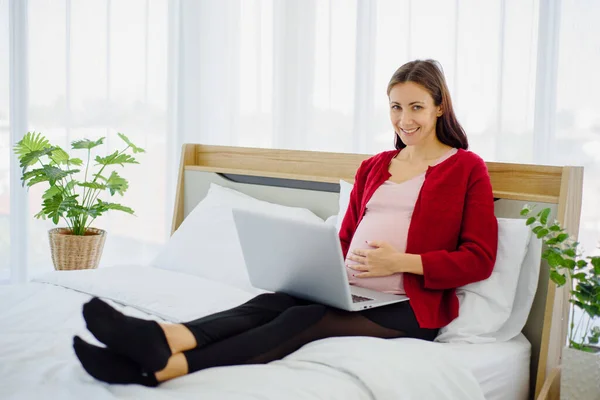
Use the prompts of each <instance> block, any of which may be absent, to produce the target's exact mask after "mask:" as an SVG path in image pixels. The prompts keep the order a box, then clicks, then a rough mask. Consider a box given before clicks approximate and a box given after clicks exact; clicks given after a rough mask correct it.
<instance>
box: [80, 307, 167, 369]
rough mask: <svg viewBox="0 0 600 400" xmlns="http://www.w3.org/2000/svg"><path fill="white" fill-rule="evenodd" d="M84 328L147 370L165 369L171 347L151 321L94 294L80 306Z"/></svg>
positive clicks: (156, 324)
mask: <svg viewBox="0 0 600 400" xmlns="http://www.w3.org/2000/svg"><path fill="white" fill-rule="evenodd" d="M83 317H84V319H85V322H86V324H87V328H88V330H89V331H90V332H92V333H93V334H94V336H95V337H96V339H98V340H99V341H101V342H102V343H104V344H105V345H106V346H107V347H108V348H110V349H111V350H113V351H115V352H117V353H119V354H122V355H124V356H126V357H128V358H129V359H131V360H132V361H134V362H135V363H137V364H139V365H140V366H141V367H142V368H143V369H144V370H146V371H150V372H156V371H160V370H161V369H163V368H165V366H166V365H167V361H169V357H171V348H170V347H169V343H168V342H167V338H166V337H165V333H164V331H163V330H162V328H161V327H160V326H159V325H158V323H157V322H155V321H149V320H145V319H140V318H135V317H129V316H127V315H124V314H122V313H120V312H119V311H117V310H115V309H114V308H112V307H111V306H109V305H108V304H106V303H105V302H103V301H102V300H100V299H99V298H97V297H94V298H93V299H92V300H90V301H89V302H88V303H86V304H84V305H83Z"/></svg>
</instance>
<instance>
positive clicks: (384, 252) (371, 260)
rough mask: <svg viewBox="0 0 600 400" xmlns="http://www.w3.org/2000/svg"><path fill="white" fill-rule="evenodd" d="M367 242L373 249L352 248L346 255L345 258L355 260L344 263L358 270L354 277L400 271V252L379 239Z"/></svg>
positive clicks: (368, 276)
mask: <svg viewBox="0 0 600 400" xmlns="http://www.w3.org/2000/svg"><path fill="white" fill-rule="evenodd" d="M367 244H368V245H369V246H371V247H374V249H354V250H353V251H352V253H351V254H348V256H347V257H346V259H347V260H351V261H354V262H356V264H351V263H346V266H347V267H348V268H351V269H353V270H355V271H358V272H359V273H358V274H356V275H354V276H355V277H357V278H372V277H377V276H388V275H392V274H395V273H397V272H401V271H400V270H399V269H398V268H399V267H398V266H399V264H400V260H399V259H400V255H401V253H400V252H398V251H397V250H396V249H395V248H394V247H393V246H392V245H391V244H389V243H387V242H381V241H367Z"/></svg>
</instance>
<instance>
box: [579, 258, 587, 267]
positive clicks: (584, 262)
mask: <svg viewBox="0 0 600 400" xmlns="http://www.w3.org/2000/svg"><path fill="white" fill-rule="evenodd" d="M587 265H588V263H587V261H585V260H579V261H577V266H578V267H579V268H585V267H587Z"/></svg>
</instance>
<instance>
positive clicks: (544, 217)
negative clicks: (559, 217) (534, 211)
mask: <svg viewBox="0 0 600 400" xmlns="http://www.w3.org/2000/svg"><path fill="white" fill-rule="evenodd" d="M548 215H550V209H549V208H544V209H543V210H542V214H541V216H540V222H541V223H542V225H546V223H547V222H548Z"/></svg>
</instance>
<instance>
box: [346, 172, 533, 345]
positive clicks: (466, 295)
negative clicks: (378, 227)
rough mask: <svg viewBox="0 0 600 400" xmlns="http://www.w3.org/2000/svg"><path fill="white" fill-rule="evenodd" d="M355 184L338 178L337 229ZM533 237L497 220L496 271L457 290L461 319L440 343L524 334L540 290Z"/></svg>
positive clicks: (517, 223)
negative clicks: (524, 327)
mask: <svg viewBox="0 0 600 400" xmlns="http://www.w3.org/2000/svg"><path fill="white" fill-rule="evenodd" d="M352 188H353V185H352V184H351V183H348V182H346V181H340V200H339V207H340V208H339V211H338V215H337V224H336V226H337V228H338V231H339V229H340V227H341V224H342V220H343V219H344V216H345V214H346V209H347V208H348V203H349V201H350V193H351V191H352ZM530 238H531V231H530V229H529V227H528V226H526V225H525V221H524V220H523V219H518V218H517V219H509V218H498V254H497V257H496V263H495V265H494V270H493V271H492V275H491V276H490V277H489V278H488V279H486V280H484V281H480V282H475V283H472V284H470V285H466V286H464V287H462V288H458V289H457V291H456V293H457V296H458V299H459V317H458V318H456V319H455V320H454V321H452V322H451V323H450V324H448V325H447V326H446V327H444V328H442V329H441V330H440V334H439V335H438V337H437V338H436V341H443V342H471V343H481V342H493V341H505V340H510V339H511V338H513V337H515V336H516V335H518V334H519V333H520V332H521V330H522V329H523V326H525V322H526V321H527V316H528V315H529V311H530V309H531V304H532V303H533V297H534V296H535V291H536V289H537V282H538V274H539V260H540V255H541V243H540V241H539V240H538V239H535V240H531V242H532V243H531V245H529V242H530ZM526 252H527V258H526V257H525V255H526ZM536 257H537V258H536ZM536 262H537V264H536Z"/></svg>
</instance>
